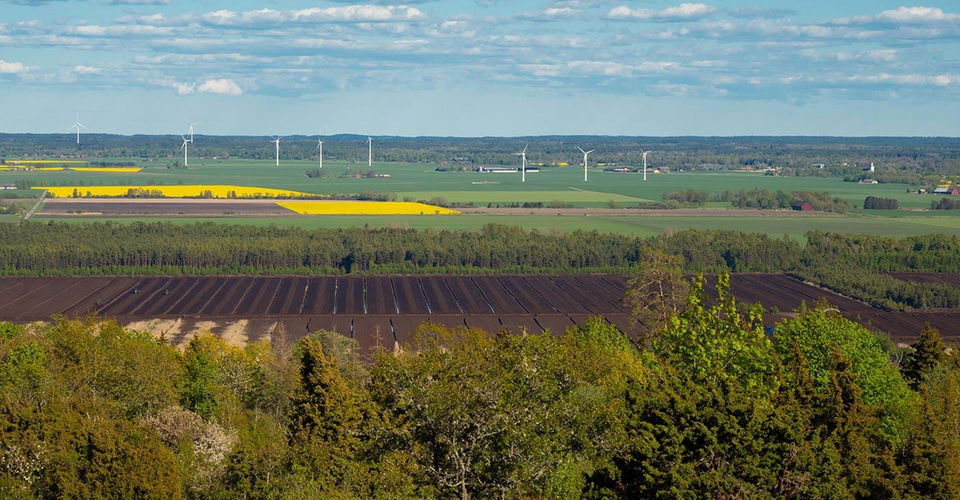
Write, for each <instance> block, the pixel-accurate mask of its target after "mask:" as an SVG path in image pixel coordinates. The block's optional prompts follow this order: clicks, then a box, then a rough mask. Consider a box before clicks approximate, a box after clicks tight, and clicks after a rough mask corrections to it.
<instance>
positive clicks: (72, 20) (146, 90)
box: [0, 0, 960, 136]
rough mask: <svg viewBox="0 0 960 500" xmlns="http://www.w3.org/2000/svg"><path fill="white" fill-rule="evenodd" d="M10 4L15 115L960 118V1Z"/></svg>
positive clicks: (595, 125) (785, 125)
mask: <svg viewBox="0 0 960 500" xmlns="http://www.w3.org/2000/svg"><path fill="white" fill-rule="evenodd" d="M921 1H922V3H919V4H914V3H904V2H903V1H886V0H871V1H864V0H846V1H839V0H830V1H826V0H807V1H805V2H796V1H790V2H787V1H760V0H753V1H731V0H724V1H713V2H710V1H704V2H703V3H700V2H698V1H691V2H679V1H672V2H671V1H660V0H648V1H643V0H632V1H630V0H553V1H551V0H546V1H509V0H455V1H423V0H420V1H417V0H407V1H406V2H396V3H394V2H391V1H389V0H369V1H368V2H367V3H352V2H350V1H349V0H337V1H314V2H307V1H288V0H273V1H268V2H252V1H248V0H235V1H231V2H224V1H221V0H200V1H192V2H186V1H180V0H13V1H11V0H0V132H58V131H61V130H65V129H66V128H67V127H68V126H69V125H70V124H71V123H72V122H73V119H74V113H75V112H79V113H80V117H81V121H82V122H84V123H85V124H86V125H87V126H88V127H89V129H90V131H91V132H112V133H124V134H133V133H181V132H183V130H184V129H185V128H186V124H187V123H188V122H199V123H200V126H199V127H198V131H202V132H203V133H209V134H262V135H269V134H294V133H302V134H317V133H323V134H333V133H362V134H377V135H381V134H397V135H460V136H464V135H469V136H476V135H501V136H507V135H540V134H611V135H746V134H751V135H791V134H798V135H852V136H863V135H911V136H913V135H924V136H931V135H936V136H960V2H957V0H950V1H934V0H921Z"/></svg>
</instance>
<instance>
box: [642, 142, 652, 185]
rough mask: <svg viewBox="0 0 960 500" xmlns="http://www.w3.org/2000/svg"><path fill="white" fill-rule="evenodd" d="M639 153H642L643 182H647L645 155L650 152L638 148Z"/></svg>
mask: <svg viewBox="0 0 960 500" xmlns="http://www.w3.org/2000/svg"><path fill="white" fill-rule="evenodd" d="M640 152H641V153H643V180H647V155H648V154H650V151H644V150H643V148H640Z"/></svg>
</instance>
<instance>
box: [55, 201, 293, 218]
mask: <svg viewBox="0 0 960 500" xmlns="http://www.w3.org/2000/svg"><path fill="white" fill-rule="evenodd" d="M36 215H42V216H48V217H83V216H102V215H115V216H142V215H162V216H176V215H184V216H187V215H203V216H254V215H297V214H296V213H295V212H293V211H291V210H287V209H286V208H283V207H281V206H279V205H277V204H276V200H206V199H203V200H197V199H182V198H167V199H127V198H117V199H82V198H80V199H74V198H50V199H48V200H46V201H45V202H44V205H43V208H42V209H41V210H40V212H38V213H37V214H36Z"/></svg>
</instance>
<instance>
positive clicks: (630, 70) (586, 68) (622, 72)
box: [520, 60, 680, 77]
mask: <svg viewBox="0 0 960 500" xmlns="http://www.w3.org/2000/svg"><path fill="white" fill-rule="evenodd" d="M679 67H680V64H679V63H676V62H671V61H665V62H651V61H647V62H643V63H640V64H624V63H619V62H615V61H589V60H582V61H570V62H568V63H563V64H521V65H520V69H521V70H523V71H526V72H528V73H530V74H532V75H534V76H540V77H561V76H619V77H625V76H633V75H636V74H652V73H663V72H665V71H669V70H673V69H677V68H679Z"/></svg>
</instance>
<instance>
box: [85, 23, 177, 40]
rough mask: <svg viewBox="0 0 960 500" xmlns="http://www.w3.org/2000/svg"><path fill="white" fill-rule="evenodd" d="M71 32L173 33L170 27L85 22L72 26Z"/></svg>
mask: <svg viewBox="0 0 960 500" xmlns="http://www.w3.org/2000/svg"><path fill="white" fill-rule="evenodd" d="M73 33H74V34H77V35H82V36H103V37H112V36H162V35H169V34H171V33H173V29H172V28H163V27H158V26H100V25H96V24H85V25H82V26H77V27H75V28H73Z"/></svg>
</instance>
